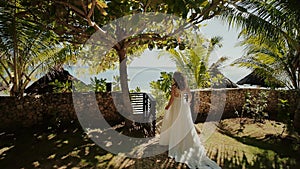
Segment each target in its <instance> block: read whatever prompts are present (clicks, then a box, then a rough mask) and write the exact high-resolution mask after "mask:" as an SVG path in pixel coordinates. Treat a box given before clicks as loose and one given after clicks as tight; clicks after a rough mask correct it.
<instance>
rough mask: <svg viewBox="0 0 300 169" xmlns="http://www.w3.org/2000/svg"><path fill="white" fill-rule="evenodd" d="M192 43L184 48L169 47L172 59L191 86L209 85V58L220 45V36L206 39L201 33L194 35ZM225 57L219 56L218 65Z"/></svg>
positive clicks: (202, 86) (201, 86) (204, 86)
mask: <svg viewBox="0 0 300 169" xmlns="http://www.w3.org/2000/svg"><path fill="white" fill-rule="evenodd" d="M193 39H194V43H193V44H191V47H189V48H186V49H185V50H181V51H180V50H176V49H170V50H169V51H168V53H169V54H171V55H170V56H171V58H172V60H173V61H174V62H175V63H176V67H177V70H178V71H180V72H183V73H184V74H185V75H186V76H187V79H188V82H189V85H190V87H191V88H206V87H210V86H211V75H210V72H209V70H210V65H209V58H210V57H211V56H212V55H211V54H212V52H213V51H214V50H215V49H216V48H217V47H222V43H221V41H222V37H219V36H217V37H213V38H211V39H206V38H205V37H203V36H202V35H197V37H194V38H193ZM226 59H227V58H226V57H221V58H220V59H219V60H218V61H217V63H218V65H217V66H220V64H221V63H223V62H224V61H225V60H226Z"/></svg>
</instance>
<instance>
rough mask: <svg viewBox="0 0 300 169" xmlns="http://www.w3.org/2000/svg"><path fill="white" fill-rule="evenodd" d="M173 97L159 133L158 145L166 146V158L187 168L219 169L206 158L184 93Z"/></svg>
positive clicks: (177, 90) (176, 90)
mask: <svg viewBox="0 0 300 169" xmlns="http://www.w3.org/2000/svg"><path fill="white" fill-rule="evenodd" d="M175 93H180V94H179V96H178V97H174V101H173V103H172V105H171V107H170V108H169V109H168V110H166V112H165V116H164V119H163V123H162V128H161V131H160V140H159V144H160V145H168V146H169V152H168V156H169V157H171V158H174V159H175V161H176V162H181V163H185V164H187V166H188V167H189V168H193V169H194V168H198V169H220V167H219V166H218V164H216V163H215V162H214V161H212V160H211V159H209V158H208V157H207V156H206V150H205V148H204V146H203V145H202V143H201V141H200V138H199V136H198V134H197V132H196V129H195V127H194V123H193V120H192V116H191V110H190V105H189V103H188V102H186V100H185V98H184V93H183V92H181V91H180V90H179V89H177V88H176V89H175Z"/></svg>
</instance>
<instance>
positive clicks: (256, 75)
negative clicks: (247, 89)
mask: <svg viewBox="0 0 300 169" xmlns="http://www.w3.org/2000/svg"><path fill="white" fill-rule="evenodd" d="M268 80H269V81H270V82H269V83H267V78H266V77H265V76H263V75H261V73H260V71H259V69H255V70H253V71H252V72H251V73H250V74H248V75H247V76H245V77H244V78H242V79H241V80H239V81H238V82H237V84H238V85H244V84H249V85H251V86H252V85H257V86H261V87H275V88H278V87H284V85H283V84H282V83H280V82H279V81H278V80H276V79H275V78H271V79H270V78H269V79H268Z"/></svg>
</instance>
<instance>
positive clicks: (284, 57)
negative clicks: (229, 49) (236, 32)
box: [233, 35, 299, 89]
mask: <svg viewBox="0 0 300 169" xmlns="http://www.w3.org/2000/svg"><path fill="white" fill-rule="evenodd" d="M261 37H262V36H261V35H255V36H248V35H246V36H245V39H244V40H243V41H242V42H241V43H240V45H242V46H246V51H247V52H246V54H245V55H244V56H243V57H241V58H239V59H237V60H235V61H234V63H233V64H234V65H239V66H242V67H247V68H250V69H253V70H256V73H259V75H261V76H263V77H265V79H266V83H267V84H268V86H271V87H272V86H276V85H277V84H283V85H284V86H285V87H287V88H290V89H293V88H295V89H297V88H299V85H298V83H299V79H297V76H295V75H296V74H297V71H295V70H296V68H295V67H294V66H293V65H292V64H290V63H291V60H290V59H291V58H292V57H289V49H288V47H287V44H286V43H285V41H281V42H274V41H270V40H264V43H263V44H261V41H262V38H261ZM294 77H296V79H294ZM293 81H298V82H296V83H293Z"/></svg>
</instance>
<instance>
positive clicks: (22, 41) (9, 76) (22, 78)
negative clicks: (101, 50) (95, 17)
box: [0, 1, 73, 97]
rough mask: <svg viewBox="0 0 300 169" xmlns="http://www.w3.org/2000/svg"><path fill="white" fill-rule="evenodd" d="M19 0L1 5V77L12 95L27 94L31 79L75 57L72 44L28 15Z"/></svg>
mask: <svg viewBox="0 0 300 169" xmlns="http://www.w3.org/2000/svg"><path fill="white" fill-rule="evenodd" d="M23 10H24V9H23V8H22V6H21V4H19V3H18V2H17V1H15V3H12V2H10V1H8V2H6V3H2V4H1V6H0V19H1V22H0V37H1V38H0V65H1V66H0V80H1V82H2V83H4V84H5V85H6V86H9V87H10V88H9V91H10V95H12V96H20V97H21V96H23V93H24V90H25V88H26V87H27V85H28V84H29V82H30V81H31V80H33V79H35V78H36V77H37V75H39V73H41V72H45V71H47V69H48V68H50V67H55V66H56V67H60V66H62V63H64V62H65V61H67V60H69V61H70V60H72V57H73V54H72V51H73V49H72V47H71V46H70V45H65V44H63V43H59V42H58V40H57V36H56V35H55V33H53V32H52V31H49V30H45V29H43V28H41V27H40V26H39V25H38V24H36V23H34V22H32V21H29V20H27V19H26V17H24V16H23V15H22V14H23V12H24V11H23Z"/></svg>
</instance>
